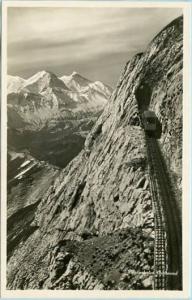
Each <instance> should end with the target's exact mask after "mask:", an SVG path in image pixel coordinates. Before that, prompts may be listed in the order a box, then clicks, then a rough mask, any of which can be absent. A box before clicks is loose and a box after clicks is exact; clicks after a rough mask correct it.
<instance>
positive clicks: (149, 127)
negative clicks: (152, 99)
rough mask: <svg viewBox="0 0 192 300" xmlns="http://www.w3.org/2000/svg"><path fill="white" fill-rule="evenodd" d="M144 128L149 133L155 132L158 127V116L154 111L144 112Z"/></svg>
mask: <svg viewBox="0 0 192 300" xmlns="http://www.w3.org/2000/svg"><path fill="white" fill-rule="evenodd" d="M142 122H143V127H144V130H145V131H146V132H148V133H154V132H155V131H156V129H157V117H156V115H155V113H154V112H153V111H150V110H145V111H144V112H143V114H142Z"/></svg>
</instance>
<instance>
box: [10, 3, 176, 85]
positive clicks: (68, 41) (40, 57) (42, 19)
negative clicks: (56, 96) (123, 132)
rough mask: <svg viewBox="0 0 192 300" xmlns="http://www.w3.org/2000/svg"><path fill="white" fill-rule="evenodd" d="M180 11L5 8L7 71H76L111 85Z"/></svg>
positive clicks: (21, 72)
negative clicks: (6, 11)
mask: <svg viewBox="0 0 192 300" xmlns="http://www.w3.org/2000/svg"><path fill="white" fill-rule="evenodd" d="M181 14H182V11H181V9H177V8H174V9H173V8H170V9H169V8H101V7H97V8H9V9H8V73H9V74H10V75H18V76H21V77H23V78H28V77H29V76H31V75H33V74H34V73H36V72H38V71H41V70H49V71H52V72H54V73H55V74H56V75H58V76H61V75H68V74H70V73H72V72H73V71H77V72H79V73H80V74H81V75H83V76H85V77H86V78H88V79H91V80H101V81H103V82H105V83H107V84H109V85H111V86H112V87H114V86H115V84H116V81H117V80H118V78H119V75H120V72H121V70H122V68H123V66H124V64H125V63H126V62H127V61H128V60H129V59H130V58H131V57H132V56H133V55H134V54H135V53H137V52H141V51H143V50H145V49H146V46H147V44H148V43H149V42H150V41H151V39H152V38H153V37H154V36H155V35H156V34H157V33H158V32H159V31H160V30H161V29H162V28H163V27H164V26H165V25H167V24H168V23H169V22H170V21H172V20H173V19H174V18H175V17H178V16H179V15H181Z"/></svg>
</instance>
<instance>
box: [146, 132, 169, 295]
mask: <svg viewBox="0 0 192 300" xmlns="http://www.w3.org/2000/svg"><path fill="white" fill-rule="evenodd" d="M146 140H147V154H148V160H149V169H150V174H149V175H150V182H151V190H152V196H153V208H154V214H155V249H154V289H157V290H165V289H166V288H167V280H166V275H165V273H166V272H167V255H166V232H165V222H164V215H163V209H162V201H161V197H160V187H159V183H158V177H159V176H160V174H159V166H158V162H157V161H156V155H157V154H156V150H155V147H154V145H153V141H152V139H151V138H149V137H148V136H147V135H146Z"/></svg>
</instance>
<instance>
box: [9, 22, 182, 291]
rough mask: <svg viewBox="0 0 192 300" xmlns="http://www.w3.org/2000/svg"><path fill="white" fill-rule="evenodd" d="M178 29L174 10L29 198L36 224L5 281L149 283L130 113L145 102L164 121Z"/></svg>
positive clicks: (96, 285)
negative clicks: (69, 155) (80, 142)
mask: <svg viewBox="0 0 192 300" xmlns="http://www.w3.org/2000/svg"><path fill="white" fill-rule="evenodd" d="M181 37H182V18H178V19H177V20H175V21H174V22H173V23H171V24H170V25H169V26H167V27H166V28H165V29H164V30H162V31H161V32H160V33H159V35H157V37H155V38H154V40H153V41H152V42H151V44H150V45H149V47H148V50H147V51H146V52H145V53H143V54H142V53H141V54H138V55H136V56H135V57H134V58H133V59H132V60H130V61H129V62H128V63H127V64H126V66H125V68H124V70H123V73H122V75H121V77H120V80H119V82H118V84H117V88H116V90H115V92H114V93H113V96H112V98H111V99H110V101H109V102H108V103H107V105H106V107H105V110H104V112H103V113H102V115H101V116H100V117H99V119H98V121H97V122H96V124H95V126H94V127H93V129H92V130H91V132H90V134H89V135H88V137H87V138H86V141H85V146H84V149H83V150H82V151H81V153H80V154H79V155H78V156H77V157H76V158H75V159H74V160H73V161H72V162H71V163H69V164H68V166H67V167H66V168H65V169H64V170H63V171H61V172H60V174H59V175H58V176H57V177H56V179H55V180H54V182H52V184H51V185H50V186H49V187H48V188H47V191H46V193H45V194H44V197H43V198H42V199H41V201H40V202H39V203H38V205H37V208H36V211H35V217H34V219H33V221H32V225H33V226H35V228H37V229H36V230H35V231H34V232H32V233H31V234H30V235H29V237H28V238H27V239H24V241H23V242H22V243H19V244H18V245H16V246H15V248H14V249H12V255H11V257H10V259H9V262H8V277H7V279H8V280H7V283H8V285H7V286H8V288H9V289H47V288H48V289H151V288H152V284H153V278H151V276H149V275H145V274H143V272H145V271H153V248H154V213H153V210H152V198H151V192H150V186H149V174H148V163H147V155H146V144H145V135H144V131H143V129H142V126H141V121H140V112H141V111H142V110H143V109H147V108H149V107H150V108H154V110H155V112H156V114H157V116H158V118H159V120H160V121H163V120H164V121H165V120H166V118H165V117H164V115H167V112H166V113H165V112H164V110H163V108H165V109H167V107H168V106H169V103H170V102H169V101H173V100H174V99H175V98H174V96H173V95H174V94H175V93H176V91H179V93H180V94H179V95H178V96H179V99H181V96H182V90H181V89H178V90H177V85H178V86H179V85H180V83H179V82H178V81H180V79H181V78H180V76H179V74H178V76H177V77H176V79H175V80H176V81H177V83H174V84H172V88H171V87H170V88H169V89H168V90H169V92H168V95H169V96H170V97H171V99H172V100H167V98H166V97H164V96H162V91H163V88H162V87H163V82H164V80H165V78H167V77H166V76H167V74H169V72H170V69H171V68H172V70H173V73H171V74H172V75H171V74H170V76H168V78H169V81H168V83H166V84H168V85H169V86H171V82H173V78H174V76H175V74H176V73H177V71H179V73H180V72H181V69H180V68H181V67H182V64H181V63H180V64H179V62H178V60H180V61H182V55H180V56H179V54H178V53H179V52H180V51H181V46H179V45H180V44H182V38H181ZM177 56H178V60H176V61H175V60H173V57H177ZM179 66H180V67H179ZM172 76H173V77H172ZM160 99H162V100H161V101H160ZM159 101H160V102H161V105H160V107H159V108H158V106H157V103H159ZM178 101H179V100H178ZM171 103H172V104H171V105H172V106H174V110H173V111H174V112H175V118H173V117H172V122H173V124H175V125H176V124H178V120H179V119H180V112H178V111H177V107H175V104H176V103H177V102H176V103H175V102H171ZM173 124H172V125H173ZM169 126H170V125H169V122H167V127H166V121H165V124H162V127H163V130H162V135H161V139H160V141H161V142H163V141H164V139H165V137H166V136H167V132H166V130H167V129H166V128H169ZM176 128H177V127H176ZM174 130H175V129H174ZM174 135H175V140H177V141H178V140H180V139H181V137H180V133H179V132H178V131H177V130H176V131H174ZM172 139H173V140H174V136H173V138H172ZM177 146H178V148H179V147H181V145H179V144H177ZM163 151H164V152H165V154H167V156H168V157H170V159H171V160H172V162H171V164H170V165H171V167H173V166H174V165H175V163H174V161H173V159H176V161H177V166H179V165H180V164H181V158H180V157H179V156H177V155H176V156H174V157H171V156H170V154H168V147H167V146H166V145H164V146H163ZM175 170H176V173H177V175H178V176H180V173H179V170H178V168H176V169H175ZM21 265H22V268H21Z"/></svg>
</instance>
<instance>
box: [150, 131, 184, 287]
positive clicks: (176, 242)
mask: <svg viewBox="0 0 192 300" xmlns="http://www.w3.org/2000/svg"><path fill="white" fill-rule="evenodd" d="M146 144H147V154H148V161H149V169H150V172H149V175H150V181H151V192H152V197H153V209H154V214H155V249H154V289H157V290H167V289H168V290H181V289H182V234H181V233H182V232H181V222H180V217H179V212H178V210H177V205H176V201H175V193H174V191H173V189H172V186H171V182H170V179H169V174H168V172H167V168H166V164H165V162H164V159H163V156H162V154H161V151H160V148H159V145H158V141H157V140H156V139H155V138H152V137H149V136H148V135H147V134H146ZM167 273H170V274H173V273H175V274H176V275H169V276H168V275H167Z"/></svg>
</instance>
